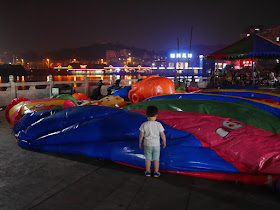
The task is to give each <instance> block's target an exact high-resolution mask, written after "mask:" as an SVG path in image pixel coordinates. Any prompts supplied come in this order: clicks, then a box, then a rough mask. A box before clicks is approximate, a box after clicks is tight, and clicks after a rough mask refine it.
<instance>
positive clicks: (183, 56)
mask: <svg viewBox="0 0 280 210" xmlns="http://www.w3.org/2000/svg"><path fill="white" fill-rule="evenodd" d="M170 58H192V54H191V53H189V54H187V53H176V54H175V53H171V54H170Z"/></svg>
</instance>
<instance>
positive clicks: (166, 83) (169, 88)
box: [128, 75, 175, 103]
mask: <svg viewBox="0 0 280 210" xmlns="http://www.w3.org/2000/svg"><path fill="white" fill-rule="evenodd" d="M174 93H175V87H174V83H173V81H172V80H171V79H168V78H166V77H160V76H157V75H152V76H149V77H147V78H146V79H144V80H142V81H140V82H138V83H137V84H135V85H132V89H131V90H130V91H129V93H128V98H129V100H130V101H131V102H133V103H138V102H141V101H143V100H145V99H147V98H150V97H152V96H157V95H163V94H174Z"/></svg>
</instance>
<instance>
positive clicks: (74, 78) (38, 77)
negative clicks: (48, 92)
mask: <svg viewBox="0 0 280 210" xmlns="http://www.w3.org/2000/svg"><path fill="white" fill-rule="evenodd" d="M86 77H87V80H113V76H112V75H87V76H86ZM116 79H125V80H127V79H136V76H131V75H124V76H120V75H116ZM2 80H3V81H2ZM83 80H84V75H55V76H53V81H83ZM45 81H49V78H48V75H30V76H16V77H15V82H45ZM6 82H9V78H8V77H7V78H6V77H5V78H3V79H2V77H1V76H0V83H6Z"/></svg>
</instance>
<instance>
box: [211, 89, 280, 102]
mask: <svg viewBox="0 0 280 210" xmlns="http://www.w3.org/2000/svg"><path fill="white" fill-rule="evenodd" d="M207 93H212V94H219V95H228V96H237V97H246V98H251V99H254V98H272V99H274V100H275V101H278V102H280V97H279V96H276V95H272V94H266V93H259V92H244V91H242V92H236V91H211V92H208V91H207Z"/></svg>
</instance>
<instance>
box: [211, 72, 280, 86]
mask: <svg viewBox="0 0 280 210" xmlns="http://www.w3.org/2000/svg"><path fill="white" fill-rule="evenodd" d="M209 76H210V83H209V85H208V86H209V88H219V87H232V86H254V87H259V88H261V87H265V88H279V86H280V72H278V73H276V72H275V71H258V70H254V71H252V70H232V71H228V72H222V70H220V69H216V70H214V71H213V72H212V74H211V75H209Z"/></svg>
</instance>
